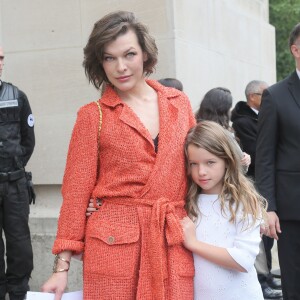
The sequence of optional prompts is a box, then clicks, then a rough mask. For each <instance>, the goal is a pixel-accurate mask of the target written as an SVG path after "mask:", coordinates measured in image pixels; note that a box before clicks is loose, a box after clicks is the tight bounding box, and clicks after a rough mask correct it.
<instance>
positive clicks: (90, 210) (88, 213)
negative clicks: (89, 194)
mask: <svg viewBox="0 0 300 300" xmlns="http://www.w3.org/2000/svg"><path fill="white" fill-rule="evenodd" d="M96 201H97V204H98V205H100V206H101V205H102V202H101V200H99V199H97V200H96ZM95 211H98V208H96V207H95V206H94V199H90V203H89V206H88V207H87V209H86V212H85V215H86V216H87V217H89V216H91V215H92V213H93V212H95Z"/></svg>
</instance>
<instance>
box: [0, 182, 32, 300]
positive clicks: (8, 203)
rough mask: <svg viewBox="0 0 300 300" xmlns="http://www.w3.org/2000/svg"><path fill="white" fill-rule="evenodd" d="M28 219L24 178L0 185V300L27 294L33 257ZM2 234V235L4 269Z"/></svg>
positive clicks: (15, 299) (15, 298)
mask: <svg viewBox="0 0 300 300" xmlns="http://www.w3.org/2000/svg"><path fill="white" fill-rule="evenodd" d="M28 217H29V197H28V189H27V181H26V178H25V177H22V178H20V179H18V180H16V181H6V182H0V226H1V239H0V299H4V297H5V294H6V293H9V295H10V300H19V299H20V300H21V299H23V298H24V296H25V295H26V292H27V291H28V290H29V286H28V281H29V278H30V275H31V272H32V269H33V254H32V246H31V238H30V231H29V226H28ZM2 232H4V234H5V243H6V268H5V260H4V256H5V247H4V242H3V237H2Z"/></svg>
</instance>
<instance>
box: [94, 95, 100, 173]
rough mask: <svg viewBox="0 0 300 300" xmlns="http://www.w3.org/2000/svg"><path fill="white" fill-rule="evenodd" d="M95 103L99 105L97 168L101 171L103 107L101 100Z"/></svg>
mask: <svg viewBox="0 0 300 300" xmlns="http://www.w3.org/2000/svg"><path fill="white" fill-rule="evenodd" d="M95 103H96V104H97V106H98V109H99V125H98V137H97V144H98V160H97V161H98V164H97V170H98V171H99V159H100V157H99V156H100V131H101V127H102V109H101V105H100V103H99V101H95Z"/></svg>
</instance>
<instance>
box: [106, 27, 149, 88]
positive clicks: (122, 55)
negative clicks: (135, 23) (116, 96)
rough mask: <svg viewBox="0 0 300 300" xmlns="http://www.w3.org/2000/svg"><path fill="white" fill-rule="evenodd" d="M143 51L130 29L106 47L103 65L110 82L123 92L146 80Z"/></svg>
mask: <svg viewBox="0 0 300 300" xmlns="http://www.w3.org/2000/svg"><path fill="white" fill-rule="evenodd" d="M146 60H147V55H146V54H145V53H143V51H142V49H141V46H140V45H139V42H138V39H137V36H136V34H135V32H134V31H133V30H128V31H127V32H126V33H125V34H122V35H120V36H119V37H117V38H116V40H114V41H112V42H110V43H108V44H107V45H106V46H105V47H104V54H103V62H102V66H103V69H104V71H105V74H106V76H107V78H108V80H109V82H110V83H111V84H112V85H113V86H114V87H115V88H116V89H117V90H119V91H121V92H129V91H131V90H133V89H135V88H136V87H137V86H138V85H139V84H140V83H142V82H143V81H144V68H143V65H144V61H146Z"/></svg>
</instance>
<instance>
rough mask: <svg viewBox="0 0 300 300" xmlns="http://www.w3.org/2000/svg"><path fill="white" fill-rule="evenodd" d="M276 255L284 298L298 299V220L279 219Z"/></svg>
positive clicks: (299, 262)
mask: <svg viewBox="0 0 300 300" xmlns="http://www.w3.org/2000/svg"><path fill="white" fill-rule="evenodd" d="M280 228H281V231H282V233H281V234H280V235H279V239H278V256H279V264H280V270H281V283H282V293H283V299H284V300H299V299H300V221H282V220H280Z"/></svg>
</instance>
